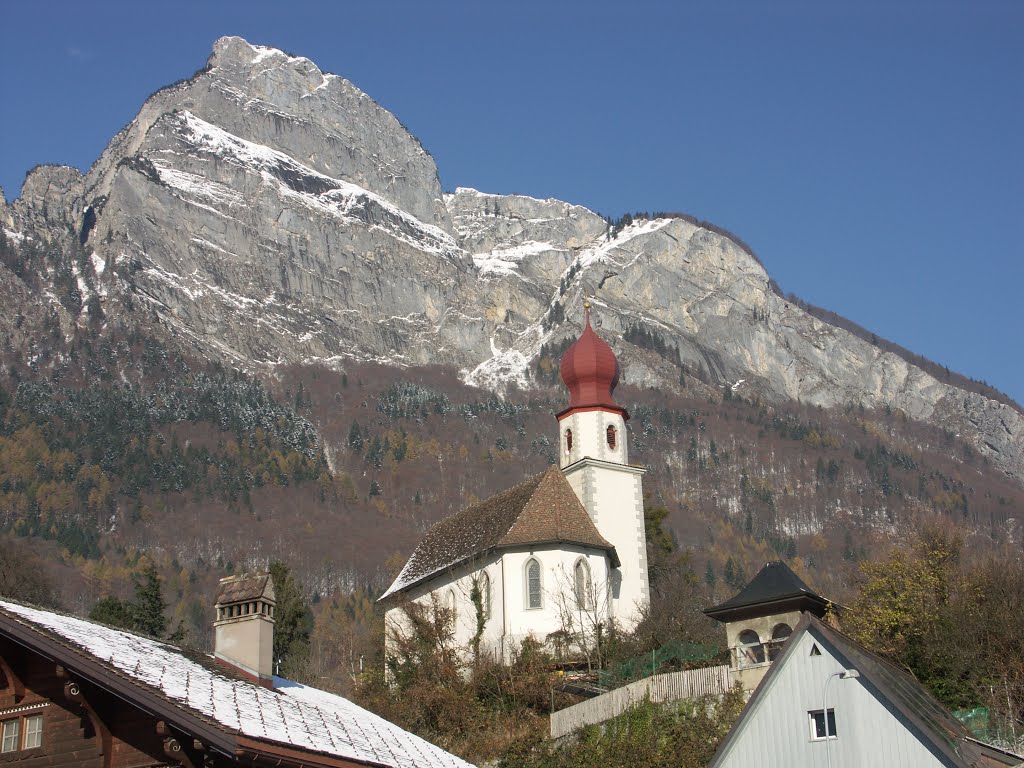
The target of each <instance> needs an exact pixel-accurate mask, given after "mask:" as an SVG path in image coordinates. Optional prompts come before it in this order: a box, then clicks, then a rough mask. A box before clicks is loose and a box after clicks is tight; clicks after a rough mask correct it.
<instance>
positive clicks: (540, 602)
mask: <svg viewBox="0 0 1024 768" xmlns="http://www.w3.org/2000/svg"><path fill="white" fill-rule="evenodd" d="M533 565H536V566H537V604H536V605H534V604H533V601H532V599H531V598H532V594H531V591H530V567H531V566H533ZM523 576H524V578H523V586H524V587H525V592H526V594H525V595H524V597H525V600H524V602H525V604H526V605H525V608H524V610H527V611H539V610H541V609H542V608H543V607H544V568H543V567H541V564H540V560H538V559H537V558H536V557H530V558H529V559H528V560H527V561H526V565H525V567H524V568H523Z"/></svg>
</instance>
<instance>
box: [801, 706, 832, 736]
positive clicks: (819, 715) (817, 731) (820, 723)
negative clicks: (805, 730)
mask: <svg viewBox="0 0 1024 768" xmlns="http://www.w3.org/2000/svg"><path fill="white" fill-rule="evenodd" d="M807 714H809V715H810V716H811V738H814V739H824V738H825V713H824V712H822V711H821V710H820V709H819V710H817V711H816V712H808V713H807ZM828 735H829V737H830V738H833V739H834V738H835V737H836V712H835V710H834V709H830V710H829V711H828Z"/></svg>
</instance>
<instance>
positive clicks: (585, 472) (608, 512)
mask: <svg viewBox="0 0 1024 768" xmlns="http://www.w3.org/2000/svg"><path fill="white" fill-rule="evenodd" d="M565 476H566V479H567V480H568V481H569V485H570V486H571V487H572V489H573V490H574V491H575V492H576V495H577V496H578V497H579V498H580V501H582V502H583V506H584V507H586V509H587V512H588V513H589V514H590V517H591V519H592V520H593V521H594V525H596V526H597V529H598V531H600V532H601V535H602V536H604V537H605V538H606V539H607V540H608V541H609V542H610V543H611V544H612V545H613V546H614V547H615V551H616V553H617V554H618V556H619V560H620V561H621V566H620V568H619V576H620V577H621V584H620V585H619V587H618V588H617V589H616V590H614V599H613V601H612V615H613V617H614V618H615V620H616V621H617V622H618V623H619V624H620V625H621V626H622V627H623V628H624V629H626V630H630V629H632V628H633V627H634V626H636V622H637V620H638V619H639V612H640V609H641V607H642V606H645V605H647V604H648V603H649V601H650V590H649V586H648V577H647V543H646V538H645V529H644V506H643V488H642V478H643V470H642V469H639V468H637V467H630V466H623V465H620V464H611V463H608V462H602V461H593V460H583V461H581V462H579V463H577V464H575V465H573V466H572V467H569V469H568V470H566V473H565Z"/></svg>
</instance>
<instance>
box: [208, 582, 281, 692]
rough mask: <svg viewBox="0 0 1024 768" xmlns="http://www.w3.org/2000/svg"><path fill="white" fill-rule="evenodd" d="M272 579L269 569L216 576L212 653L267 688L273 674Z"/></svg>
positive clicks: (273, 602)
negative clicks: (217, 587)
mask: <svg viewBox="0 0 1024 768" xmlns="http://www.w3.org/2000/svg"><path fill="white" fill-rule="evenodd" d="M276 605H277V602H276V601H275V599H274V581H273V579H271V577H270V574H269V573H247V574H244V575H242V576H229V577H227V578H226V579H221V580H220V589H219V590H218V591H217V620H216V621H215V622H213V632H214V638H213V655H214V656H215V657H216V658H217V659H218V660H219V661H220V662H222V663H224V664H226V665H228V666H230V667H234V668H235V670H236V671H238V672H241V673H242V674H244V675H245V676H246V677H249V678H251V679H252V680H254V681H255V682H258V683H259V684H260V685H265V686H267V687H268V688H269V687H271V686H272V685H273V677H274V607H275V606H276Z"/></svg>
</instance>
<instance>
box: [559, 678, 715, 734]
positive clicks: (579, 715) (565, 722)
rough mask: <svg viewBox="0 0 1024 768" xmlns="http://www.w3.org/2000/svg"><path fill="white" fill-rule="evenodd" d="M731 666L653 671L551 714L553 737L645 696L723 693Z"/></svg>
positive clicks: (666, 698) (677, 697)
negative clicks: (663, 672)
mask: <svg viewBox="0 0 1024 768" xmlns="http://www.w3.org/2000/svg"><path fill="white" fill-rule="evenodd" d="M729 685H730V683H729V667H728V665H725V664H723V665H721V666H718V667H704V668H702V669H688V670H686V671H685V672H671V673H669V674H667V675H653V676H651V677H645V678H644V679H643V680H637V681H636V682H635V683H630V684H629V685H624V686H623V687H622V688H616V689H615V690H614V691H608V693H603V694H601V695H600V696H596V697H595V698H593V699H588V700H587V701H581V702H580V703H579V704H573V705H572V706H571V707H566V708H565V709H562V710H559V711H558V712H553V713H552V714H551V738H553V739H558V738H561V737H562V736H566V735H567V734H570V733H572V732H573V731H574V730H576V729H577V728H581V727H582V726H584V725H594V724H596V723H603V722H604V721H605V720H610V719H611V718H613V717H617V716H618V715H621V714H622V713H623V712H625V711H626V710H627V709H629V708H630V707H631V706H633V705H634V704H639V703H640V702H641V701H643V700H644V699H645V698H650V700H651V701H653V702H659V703H661V702H668V701H680V700H682V699H696V698H699V697H701V696H721V695H722V694H724V693H725V692H726V691H728V690H729Z"/></svg>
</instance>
